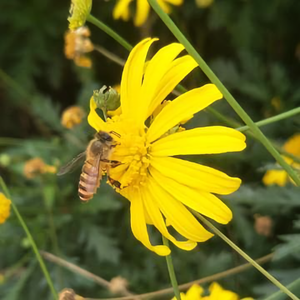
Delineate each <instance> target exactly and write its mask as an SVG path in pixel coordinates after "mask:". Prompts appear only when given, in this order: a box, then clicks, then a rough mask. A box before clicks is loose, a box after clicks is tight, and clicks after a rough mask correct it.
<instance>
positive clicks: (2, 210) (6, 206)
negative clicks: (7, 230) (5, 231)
mask: <svg viewBox="0 0 300 300" xmlns="http://www.w3.org/2000/svg"><path fill="white" fill-rule="evenodd" d="M10 205H11V201H10V200H9V199H7V198H6V197H5V195H4V194H3V193H0V224H3V223H4V222H5V221H6V219H7V218H8V217H9V215H10Z"/></svg>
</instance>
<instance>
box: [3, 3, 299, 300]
mask: <svg viewBox="0 0 300 300" xmlns="http://www.w3.org/2000/svg"><path fill="white" fill-rule="evenodd" d="M114 4H115V2H114V0H110V1H108V2H105V1H101V0H95V1H94V3H93V10H92V13H93V15H95V16H96V17H98V18H100V19H101V20H103V21H104V22H106V23H107V24H108V25H110V26H111V27H112V28H113V29H115V30H116V31H117V32H119V33H120V34H121V35H122V36H123V37H124V38H125V39H127V40H128V41H129V42H130V43H132V44H133V45H134V44H136V43H137V42H138V41H139V40H140V39H141V38H143V37H145V36H146V35H152V36H158V37H159V38H160V42H159V43H157V45H156V46H155V47H161V46H163V45H166V44H167V43H170V42H173V41H174V38H173V36H172V35H171V34H170V32H169V31H168V29H167V28H166V27H165V26H164V25H163V23H162V22H161V21H160V20H159V19H158V17H157V16H155V15H154V13H153V12H152V15H151V18H150V21H149V23H148V24H146V25H145V26H144V27H142V28H135V27H133V24H132V23H131V22H128V23H124V22H122V21H114V20H113V19H112V16H111V11H112V8H113V6H114ZM68 9H69V2H68V1H59V0H52V1H50V0H43V1H40V0H28V1H17V0H2V1H1V3H0V11H1V15H0V26H1V28H2V32H1V43H0V66H1V70H2V71H1V74H0V75H1V76H0V105H1V106H0V107H1V119H0V122H1V123H0V124H1V125H0V131H1V133H0V135H1V138H0V149H1V154H0V172H1V176H3V178H4V180H5V181H6V183H7V184H8V186H9V188H10V191H11V194H12V198H13V201H14V202H15V203H16V205H17V206H18V208H19V210H20V212H21V214H22V215H23V217H24V219H25V220H26V223H27V224H28V226H29V228H30V230H31V232H32V234H33V236H34V238H35V240H36V243H37V245H38V247H39V249H42V250H46V251H49V252H51V253H54V254H56V255H59V256H60V257H63V258H65V259H66V260H68V261H70V262H73V263H75V264H77V265H78V266H81V267H83V268H85V269H87V270H89V271H91V272H93V273H95V274H97V275H99V276H101V277H103V278H106V279H107V280H110V279H111V278H113V277H115V276H118V275H120V276H123V277H125V278H126V279H127V280H128V281H129V289H130V290H131V291H133V292H135V293H143V292H148V291H153V290H158V289H160V288H165V287H168V286H170V283H169V278H168V273H167V269H166V266H165V259H164V258H162V257H158V256H156V255H155V254H154V253H152V252H150V251H148V250H147V249H146V248H144V247H143V246H142V245H141V244H140V243H139V242H138V241H137V240H136V239H135V238H134V237H133V235H132V233H131V229H130V224H129V203H128V201H127V200H126V199H123V198H122V197H120V196H118V195H116V193H114V192H113V191H112V189H111V188H110V187H109V186H108V185H106V184H105V183H104V182H103V183H102V185H101V188H100V190H99V191H98V194H97V195H96V196H95V197H94V199H93V201H91V202H89V203H88V204H86V205H83V204H82V203H80V201H79V199H78V196H77V182H78V177H79V172H80V170H78V171H77V172H75V173H74V174H70V175H67V176H65V177H62V178H58V177H56V176H55V175H46V176H43V177H42V178H37V179H34V180H27V179H25V178H24V176H23V166H24V162H25V161H26V160H28V159H30V158H34V157H41V158H43V159H44V160H45V162H46V163H48V164H54V165H57V166H59V165H61V164H63V163H65V162H67V161H68V160H70V159H71V158H72V157H74V156H76V154H77V153H79V152H81V151H83V149H84V148H85V147H86V145H87V143H88V141H89V140H90V138H91V137H92V135H93V129H91V128H90V127H89V126H88V124H87V122H86V121H84V122H83V123H82V124H81V125H79V126H78V127H76V128H74V129H72V130H67V129H64V128H63V127H62V126H61V125H60V116H61V113H62V111H63V110H64V109H65V108H66V107H68V106H70V105H74V104H78V105H81V106H83V107H84V109H85V111H86V112H88V103H89V98H90V96H91V95H92V91H93V90H94V89H99V88H100V87H101V86H102V85H103V84H107V85H114V84H116V83H119V81H120V78H121V73H122V69H121V68H120V67H119V66H118V65H115V64H114V63H113V62H111V61H109V60H108V59H106V58H105V57H103V56H101V55H100V54H99V53H97V52H93V53H92V54H91V56H92V59H93V69H92V70H85V69H82V68H79V67H76V66H75V65H74V64H73V62H72V61H68V60H67V59H66V58H65V57H64V53H63V47H64V40H63V36H64V32H65V30H66V29H67V27H68V24H67V20H66V19H67V16H68ZM299 15H300V2H299V1H296V0H294V1H285V0H270V1H261V0H244V1H243V0H240V1H237V0H230V1H229V0H227V1H222V0H215V2H214V3H213V4H212V6H211V7H209V8H207V9H199V8H197V7H196V5H195V2H194V1H192V0H186V1H185V3H184V5H183V6H182V7H181V8H174V11H173V14H172V17H173V19H174V20H175V21H176V23H177V24H178V25H179V26H180V28H181V29H182V30H183V31H184V33H185V34H186V36H187V37H188V38H189V39H190V40H191V41H192V43H193V44H194V45H195V47H196V48H197V50H198V51H199V52H200V53H201V55H203V57H204V59H205V60H206V61H207V62H208V63H209V65H210V66H211V67H212V68H213V70H214V71H215V72H216V74H217V75H218V76H219V77H220V79H221V80H222V81H223V82H224V83H225V85H226V86H227V87H228V88H229V89H230V91H231V92H232V93H233V95H234V96H235V97H236V99H237V100H238V101H239V103H240V104H241V105H242V106H243V107H244V108H245V109H246V111H247V112H248V113H249V114H250V116H251V117H252V118H253V120H256V121H258V120H261V119H264V118H266V117H268V116H272V115H275V114H278V113H281V112H283V111H287V110H289V109H292V108H295V107H297V106H299V104H300V85H299V82H300V64H299V59H300V53H299V52H300V48H299V47H300V36H299V28H300V18H299ZM90 29H91V31H92V41H93V42H94V43H95V44H99V45H102V46H103V47H105V48H107V49H108V50H110V51H112V52H114V53H115V54H117V55H119V56H120V57H122V58H123V59H126V57H127V55H128V53H127V51H126V50H125V49H123V48H122V47H121V46H120V45H118V44H117V43H116V42H115V41H114V40H112V39H111V38H110V37H109V36H107V35H106V34H105V33H103V32H101V31H100V30H98V29H97V28H95V27H94V26H93V25H90ZM155 47H154V48H155ZM297 49H298V50H297ZM7 76H9V77H7ZM206 82H208V80H207V79H206V78H205V76H204V75H203V73H201V71H200V70H195V71H194V72H193V73H192V74H191V76H188V78H187V79H185V80H184V85H185V86H186V87H188V88H193V87H197V86H200V85H202V84H204V83H206ZM275 97H277V98H279V99H280V104H281V105H280V108H279V109H278V108H277V109H276V108H275V107H274V106H273V105H272V103H271V100H272V99H273V98H275ZM214 107H215V108H216V109H218V110H219V111H220V112H221V113H222V114H224V115H225V116H228V117H232V118H234V119H236V120H237V121H239V119H238V117H237V116H236V115H235V113H234V112H233V110H232V109H231V108H230V107H229V105H228V104H227V103H226V102H225V100H223V101H222V102H220V103H218V104H217V105H214ZM208 124H220V125H222V123H221V122H220V121H219V120H217V119H215V118H214V117H212V116H211V115H209V114H207V113H205V112H201V113H199V114H198V115H197V117H196V118H195V119H193V121H192V122H190V125H188V126H199V125H200V126H202V125H208ZM299 127H300V121H299V117H293V118H290V119H287V120H284V121H281V122H278V123H276V124H272V125H268V126H266V127H264V129H263V131H264V132H265V134H266V135H267V136H268V137H269V138H272V139H273V140H274V141H276V142H277V143H279V144H281V143H283V142H284V141H285V140H286V139H287V138H288V137H290V136H291V135H292V134H294V133H296V132H299ZM8 137H9V138H14V139H7V138H8ZM247 144H248V147H247V150H245V151H244V152H242V153H236V154H226V155H219V156H205V157H200V158H195V157H190V158H189V159H193V160H195V159H196V160H197V161H199V162H203V163H204V164H207V165H209V166H212V167H216V168H217V169H219V170H223V171H225V172H226V173H228V174H229V175H232V176H238V177H240V178H242V179H243V185H242V187H241V188H240V190H239V191H238V192H236V193H235V194H233V195H231V196H228V197H226V198H224V199H223V200H224V201H225V202H226V203H227V204H228V205H229V206H230V207H231V208H232V210H233V213H234V218H233V221H232V222H231V223H230V224H229V225H228V226H226V227H225V226H224V227H223V231H224V232H225V233H226V234H227V235H228V236H229V237H230V238H231V239H232V240H233V241H234V242H235V243H237V244H238V245H239V246H240V247H241V248H242V249H244V250H245V251H246V252H247V253H248V254H250V255H251V257H253V258H258V257H260V256H263V255H265V254H268V253H270V252H272V251H273V250H275V251H276V256H275V259H274V260H273V261H272V262H271V263H268V264H267V265H266V268H267V269H268V270H269V271H270V272H271V273H272V274H274V275H276V277H277V278H278V279H279V280H280V281H282V283H284V284H288V283H290V282H292V281H293V280H295V279H297V278H299V277H300V255H299V253H300V251H299V250H300V234H299V230H300V218H299V216H300V201H299V198H300V197H299V190H298V189H297V188H296V187H294V186H293V185H292V184H289V185H288V186H286V187H284V188H279V187H264V186H263V185H262V182H261V178H262V176H263V174H264V171H265V170H266V168H267V167H268V166H270V164H273V163H274V161H273V159H272V157H271V156H270V155H269V154H268V153H267V152H266V150H265V149H264V148H263V147H262V146H261V145H260V144H259V143H258V142H256V141H253V140H251V139H250V138H248V141H247ZM255 214H260V215H267V216H270V217H271V218H272V220H273V231H272V234H271V235H270V236H269V237H263V236H259V235H258V234H257V233H256V232H255V230H254V220H255V219H254V215H255ZM53 230H55V232H56V234H55V235H54V234H53ZM150 234H151V238H152V239H153V242H158V243H160V237H159V235H158V233H157V232H155V231H154V230H152V229H151V230H150ZM172 253H173V258H174V263H175V269H176V272H177V276H178V280H179V283H184V282H188V281H191V280H195V279H198V278H201V277H204V276H207V275H211V274H214V273H216V272H220V271H224V270H226V269H228V268H231V267H234V266H237V265H239V264H241V263H243V262H244V261H243V260H242V259H241V258H240V257H239V256H238V255H237V254H236V253H234V252H233V250H231V249H230V248H229V247H228V246H227V245H226V244H224V243H223V242H222V241H221V240H220V239H219V238H218V237H214V238H213V239H211V240H210V241H209V242H207V243H205V244H200V245H199V246H198V247H197V248H196V249H195V250H194V251H191V252H183V251H181V250H178V249H175V248H172ZM47 266H48V268H49V270H50V272H51V277H52V279H53V281H54V283H55V287H56V289H57V290H58V291H59V290H61V289H63V288H65V287H70V288H73V289H74V290H75V291H76V292H77V293H78V294H80V295H83V296H86V297H93V298H96V297H109V296H111V295H110V294H109V292H108V291H106V290H104V289H103V288H101V287H100V286H98V285H96V284H95V283H93V282H91V281H89V280H87V279H85V278H83V277H81V276H80V275H76V274H74V273H72V272H70V271H67V270H65V269H62V268H60V267H57V266H56V265H54V264H52V263H48V262H47ZM0 273H1V274H3V275H4V281H3V282H1V283H0V299H3V300H15V299H51V295H50V292H49V289H48V286H47V284H46V281H45V279H44V277H43V276H42V274H41V270H40V268H39V265H38V264H37V261H36V258H35V256H34V255H33V253H32V250H31V248H30V246H29V242H28V240H27V239H26V237H25V234H24V232H23V230H22V228H21V227H20V224H19V223H18V220H17V219H16V216H15V215H14V213H11V217H10V218H9V220H8V221H7V222H6V223H5V224H3V225H1V226H0ZM220 283H221V284H222V285H223V286H224V287H226V288H228V289H231V290H234V291H236V292H238V293H239V294H240V295H241V296H253V297H255V298H263V297H265V296H267V295H269V294H270V293H272V292H274V291H276V288H275V287H274V286H273V285H272V284H271V283H269V281H268V280H267V279H266V278H264V277H263V276H262V275H261V274H259V273H258V272H257V271H255V270H251V271H247V272H244V273H242V274H240V275H237V276H231V277H228V278H226V279H223V280H221V281H220ZM299 295H300V292H299V294H298V296H299ZM165 299H168V297H165ZM282 299H283V298H282Z"/></svg>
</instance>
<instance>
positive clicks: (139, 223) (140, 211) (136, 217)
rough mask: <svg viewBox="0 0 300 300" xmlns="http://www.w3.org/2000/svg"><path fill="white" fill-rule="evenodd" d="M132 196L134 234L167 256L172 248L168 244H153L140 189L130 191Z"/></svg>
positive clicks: (131, 216)
mask: <svg viewBox="0 0 300 300" xmlns="http://www.w3.org/2000/svg"><path fill="white" fill-rule="evenodd" d="M129 198H130V220H131V229H132V232H133V235H134V236H135V238H136V239H137V240H139V241H140V242H141V243H142V244H143V245H144V246H145V247H147V248H148V249H149V250H151V251H154V252H155V253H156V254H158V255H161V256H166V255H169V254H170V252H171V251H170V249H169V248H168V247H166V246H163V245H159V246H153V245H151V243H150V240H149V235H148V231H147V225H146V220H145V213H144V205H143V202H142V199H141V195H140V192H139V191H136V190H131V191H129Z"/></svg>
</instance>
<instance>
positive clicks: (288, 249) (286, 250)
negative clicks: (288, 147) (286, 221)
mask: <svg viewBox="0 0 300 300" xmlns="http://www.w3.org/2000/svg"><path fill="white" fill-rule="evenodd" d="M280 239H281V240H283V242H284V243H283V244H281V245H279V246H277V247H276V248H275V256H274V259H282V258H283V257H286V256H288V255H299V253H300V234H286V235H283V236H280Z"/></svg>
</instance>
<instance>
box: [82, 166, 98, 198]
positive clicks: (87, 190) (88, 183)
mask: <svg viewBox="0 0 300 300" xmlns="http://www.w3.org/2000/svg"><path fill="white" fill-rule="evenodd" d="M93 162H94V161H92V162H91V161H90V160H89V161H88V160H87V161H86V162H85V163H84V165H83V167H82V172H81V175H80V180H79V185H78V195H79V198H80V200H82V201H89V200H90V199H92V198H93V196H94V194H95V193H96V190H97V188H98V185H99V181H100V178H99V167H97V164H98V162H96V166H95V165H94V164H93Z"/></svg>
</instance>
